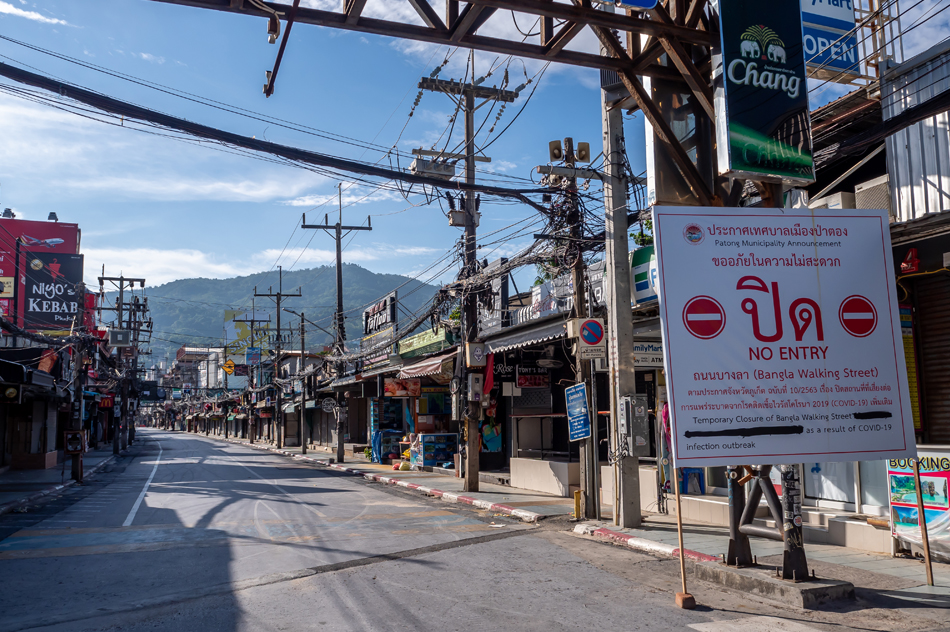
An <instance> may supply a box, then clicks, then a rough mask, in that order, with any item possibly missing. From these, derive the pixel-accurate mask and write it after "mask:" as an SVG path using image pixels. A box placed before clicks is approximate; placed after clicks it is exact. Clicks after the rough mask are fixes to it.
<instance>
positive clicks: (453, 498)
mask: <svg viewBox="0 0 950 632" xmlns="http://www.w3.org/2000/svg"><path fill="white" fill-rule="evenodd" d="M205 438H206V439H214V440H215V441H224V442H226V443H233V444H235V445H243V446H247V447H249V448H255V449H257V450H265V451H267V452H273V453H275V454H280V455H283V456H289V457H291V458H294V459H299V460H301V461H310V462H311V463H314V464H316V465H319V466H322V467H326V468H329V469H333V470H337V471H338V472H346V473H348V474H353V475H355V476H362V477H363V478H365V479H366V480H370V481H375V482H377V483H386V484H388V485H395V486H397V487H403V488H405V489H411V490H413V491H418V492H422V493H423V494H426V495H428V496H435V497H436V498H441V499H442V500H444V501H446V502H450V503H462V504H465V505H471V506H473V507H477V508H479V509H484V510H486V511H493V512H495V513H500V514H504V515H506V516H512V517H513V518H518V519H520V520H521V521H522V522H537V521H538V520H540V519H541V518H543V517H544V516H543V515H542V514H539V513H535V512H533V511H526V510H524V509H516V508H514V507H509V506H508V505H502V504H501V503H493V502H491V501H488V500H481V499H479V498H473V497H471V496H463V495H461V494H456V493H454V492H446V491H442V490H441V489H435V488H432V487H424V486H422V485H417V484H415V483H409V482H407V481H402V480H399V479H397V478H393V477H391V476H383V475H382V474H376V473H374V472H367V471H365V470H360V469H357V468H355V467H347V466H345V465H340V464H338V463H327V462H326V461H325V460H323V459H314V458H311V457H309V456H304V455H302V454H296V453H294V452H288V451H287V450H279V449H277V448H272V447H270V446H261V445H257V444H254V443H246V442H244V441H234V440H233V439H221V438H218V437H210V436H209V437H205Z"/></svg>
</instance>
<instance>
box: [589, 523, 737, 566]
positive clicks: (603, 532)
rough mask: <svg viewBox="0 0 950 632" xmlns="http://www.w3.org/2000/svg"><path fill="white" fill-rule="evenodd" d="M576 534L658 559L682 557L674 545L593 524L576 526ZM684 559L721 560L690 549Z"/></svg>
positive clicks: (695, 560) (685, 552)
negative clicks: (611, 543)
mask: <svg viewBox="0 0 950 632" xmlns="http://www.w3.org/2000/svg"><path fill="white" fill-rule="evenodd" d="M574 533H578V534H580V535H589V536H592V537H595V538H599V539H601V540H607V541H610V542H614V543H616V544H620V545H622V546H626V547H629V548H631V549H636V550H637V551H643V552H644V553H649V554H650V555H655V556H657V557H675V558H678V557H679V556H680V550H679V547H675V546H673V545H672V544H665V543H663V542H657V541H655V540H648V539H646V538H641V537H639V536H635V535H630V534H629V533H621V532H619V531H614V530H612V529H607V528H606V527H597V526H596V525H593V524H579V525H575V527H574ZM683 557H685V558H686V559H689V560H693V561H694V562H718V561H719V558H718V557H716V556H715V555H706V554H705V553H700V552H699V551H692V550H690V549H683Z"/></svg>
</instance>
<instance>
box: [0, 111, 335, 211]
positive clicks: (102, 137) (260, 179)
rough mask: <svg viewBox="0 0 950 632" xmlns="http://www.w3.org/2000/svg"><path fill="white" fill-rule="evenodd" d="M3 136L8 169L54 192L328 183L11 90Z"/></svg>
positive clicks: (246, 195)
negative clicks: (36, 101)
mask: <svg viewBox="0 0 950 632" xmlns="http://www.w3.org/2000/svg"><path fill="white" fill-rule="evenodd" d="M0 137H2V138H3V139H4V151H3V152H0V173H2V174H4V177H5V178H13V179H19V180H21V181H29V180H36V181H37V182H43V183H44V184H43V187H44V190H45V191H47V193H48V192H49V191H51V190H56V191H57V192H60V191H61V192H63V193H64V194H88V195H101V194H103V193H105V194H107V195H108V196H109V197H118V198H123V199H138V200H165V201H169V200H171V201H187V200H217V201H236V202H265V201H273V200H282V199H286V198H288V197H294V196H299V195H302V194H304V193H306V192H307V191H312V190H314V189H315V188H316V187H318V186H321V185H322V184H324V183H325V182H326V181H327V178H326V177H325V176H322V175H318V174H314V173H311V172H305V171H301V170H298V169H286V168H280V167H277V168H274V167H270V166H261V163H254V165H255V167H254V169H253V170H251V171H248V170H247V169H246V168H240V169H236V168H234V165H235V162H236V161H240V164H242V165H245V166H246V165H247V164H248V163H247V160H246V159H244V158H240V159H235V160H232V159H231V158H230V156H228V155H227V154H221V153H220V152H217V151H214V150H210V151H209V149H207V148H201V147H197V146H191V145H186V144H184V143H181V142H178V141H169V140H166V139H162V138H157V137H154V136H149V135H146V134H141V133H139V132H136V131H132V130H130V129H122V128H117V127H110V126H107V125H104V124H102V123H97V122H95V121H91V120H88V119H83V118H80V117H78V116H75V115H73V114H69V113H67V112H64V111H61V110H55V109H52V108H47V107H43V106H35V105H30V104H26V103H22V102H21V101H19V100H17V99H14V98H12V97H5V96H0ZM222 156H223V157H222ZM245 173H253V176H248V175H245ZM235 174H239V175H235ZM20 203H23V201H22V200H21V201H20Z"/></svg>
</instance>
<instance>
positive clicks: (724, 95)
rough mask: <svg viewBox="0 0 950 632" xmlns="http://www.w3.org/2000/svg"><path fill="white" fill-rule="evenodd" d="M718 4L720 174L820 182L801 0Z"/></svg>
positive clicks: (715, 81) (743, 0)
mask: <svg viewBox="0 0 950 632" xmlns="http://www.w3.org/2000/svg"><path fill="white" fill-rule="evenodd" d="M714 10H715V11H716V12H718V21H719V29H720V33H719V35H720V42H719V43H718V44H719V46H718V47H714V50H713V85H714V87H715V98H714V102H715V103H714V105H715V109H716V141H717V151H718V160H719V173H720V175H730V176H734V177H744V178H750V179H753V180H773V181H782V182H789V183H797V184H801V183H809V182H814V181H815V165H814V160H813V157H812V144H811V118H810V117H809V113H808V86H807V84H806V82H805V56H804V51H803V46H802V13H801V7H800V6H799V3H798V2H762V1H761V0H717V2H716V3H715V4H714Z"/></svg>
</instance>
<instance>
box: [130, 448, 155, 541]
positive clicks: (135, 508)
mask: <svg viewBox="0 0 950 632" xmlns="http://www.w3.org/2000/svg"><path fill="white" fill-rule="evenodd" d="M155 443H158V442H157V441H156V442H155ZM161 460H162V444H161V443H159V444H158V458H157V459H155V465H153V466H152V473H151V474H149V475H148V480H147V481H145V487H143V488H142V493H141V494H139V497H138V498H136V499H135V504H134V505H132V511H130V512H129V516H128V518H126V519H125V522H123V523H122V526H123V527H129V526H131V525H132V521H133V520H135V514H136V513H138V510H139V507H140V506H141V505H142V501H143V500H145V492H147V491H148V486H149V484H150V483H151V482H152V479H153V478H155V472H157V471H158V463H159V462H160V461H161Z"/></svg>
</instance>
